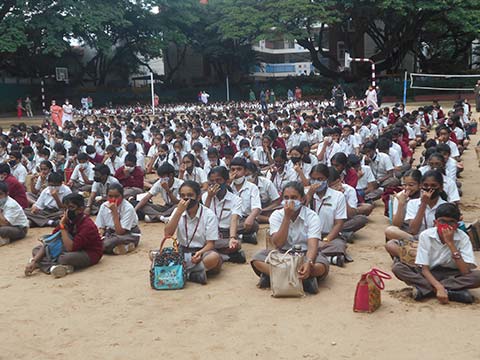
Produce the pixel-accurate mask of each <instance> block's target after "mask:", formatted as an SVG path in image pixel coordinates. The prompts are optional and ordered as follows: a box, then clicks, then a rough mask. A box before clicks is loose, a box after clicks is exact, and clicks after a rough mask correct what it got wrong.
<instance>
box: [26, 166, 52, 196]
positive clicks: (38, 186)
mask: <svg viewBox="0 0 480 360" xmlns="http://www.w3.org/2000/svg"><path fill="white" fill-rule="evenodd" d="M39 170H40V171H39V172H38V173H36V174H35V175H33V177H32V181H31V183H30V192H27V199H28V202H29V203H30V204H33V203H34V202H35V201H37V199H38V196H39V195H40V193H41V192H42V191H43V189H45V188H46V187H47V186H48V176H49V175H50V173H51V172H52V171H53V165H52V163H51V162H50V161H46V160H45V161H42V162H41V163H40V167H39Z"/></svg>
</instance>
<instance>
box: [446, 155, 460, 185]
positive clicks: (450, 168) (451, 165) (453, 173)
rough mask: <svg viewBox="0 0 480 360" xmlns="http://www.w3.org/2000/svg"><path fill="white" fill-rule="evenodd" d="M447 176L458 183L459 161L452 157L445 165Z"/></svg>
mask: <svg viewBox="0 0 480 360" xmlns="http://www.w3.org/2000/svg"><path fill="white" fill-rule="evenodd" d="M445 175H446V176H447V177H448V178H449V179H451V180H453V181H455V182H456V181H457V160H455V159H454V158H452V157H448V160H447V162H446V163H445Z"/></svg>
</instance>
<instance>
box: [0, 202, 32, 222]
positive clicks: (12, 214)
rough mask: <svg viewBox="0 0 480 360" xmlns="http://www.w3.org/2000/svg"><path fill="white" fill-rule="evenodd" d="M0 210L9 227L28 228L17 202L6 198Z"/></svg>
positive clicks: (26, 220)
mask: <svg viewBox="0 0 480 360" xmlns="http://www.w3.org/2000/svg"><path fill="white" fill-rule="evenodd" d="M1 209H2V213H3V216H4V217H5V220H7V221H8V222H9V223H10V225H11V226H18V227H28V219H27V216H26V215H25V212H24V211H23V209H22V207H21V206H20V205H19V204H18V202H16V201H15V200H14V199H12V198H11V197H10V196H7V201H6V202H5V205H3V207H2V208H1Z"/></svg>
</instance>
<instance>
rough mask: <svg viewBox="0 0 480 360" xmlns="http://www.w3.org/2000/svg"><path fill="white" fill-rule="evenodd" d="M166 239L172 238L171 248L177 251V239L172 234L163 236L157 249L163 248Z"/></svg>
mask: <svg viewBox="0 0 480 360" xmlns="http://www.w3.org/2000/svg"><path fill="white" fill-rule="evenodd" d="M167 239H172V240H173V249H174V250H175V251H176V252H178V241H177V238H176V237H174V236H166V237H164V238H163V240H162V242H161V243H160V250H159V251H162V250H163V247H164V245H165V241H167Z"/></svg>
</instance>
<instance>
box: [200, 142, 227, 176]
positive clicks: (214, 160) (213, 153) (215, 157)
mask: <svg viewBox="0 0 480 360" xmlns="http://www.w3.org/2000/svg"><path fill="white" fill-rule="evenodd" d="M217 166H224V167H227V164H225V161H223V159H220V154H219V152H218V150H217V149H216V148H214V147H210V148H208V150H207V161H205V166H204V167H203V169H204V170H205V172H206V173H207V174H208V173H210V170H212V169H213V168H214V167H217Z"/></svg>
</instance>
